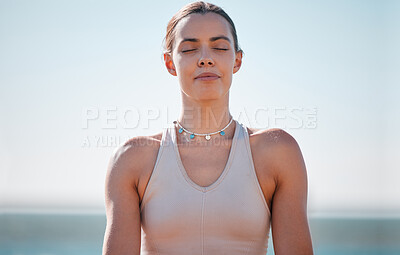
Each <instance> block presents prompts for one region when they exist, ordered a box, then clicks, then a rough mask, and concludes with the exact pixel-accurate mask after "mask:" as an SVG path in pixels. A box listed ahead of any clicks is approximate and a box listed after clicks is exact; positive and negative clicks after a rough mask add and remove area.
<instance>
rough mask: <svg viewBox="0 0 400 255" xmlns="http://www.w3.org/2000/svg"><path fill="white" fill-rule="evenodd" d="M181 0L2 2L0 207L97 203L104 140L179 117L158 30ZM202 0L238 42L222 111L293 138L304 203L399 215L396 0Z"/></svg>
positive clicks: (315, 209) (107, 144)
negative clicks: (302, 166) (225, 18)
mask: <svg viewBox="0 0 400 255" xmlns="http://www.w3.org/2000/svg"><path fill="white" fill-rule="evenodd" d="M189 2H190V1H152V2H148V3H147V2H145V1H141V2H133V1H113V2H111V1H26V0H25V1H0V34H1V36H0V105H1V107H0V116H1V119H0V206H1V207H2V208H3V209H4V208H100V209H101V208H102V207H103V204H104V202H103V194H104V177H105V171H106V167H107V162H108V159H109V156H110V155H111V153H112V151H113V149H114V148H115V145H116V144H117V143H119V142H122V141H123V140H124V139H125V138H128V137H132V136H136V135H146V134H153V133H156V132H160V131H161V129H162V128H163V127H166V125H167V124H168V122H170V121H172V120H173V119H175V118H177V117H178V114H179V110H180V92H179V84H178V81H177V79H176V77H173V76H171V75H170V74H169V73H168V72H167V71H166V69H165V67H164V65H163V62H162V40H163V37H164V34H165V29H166V25H167V23H168V21H169V19H170V18H171V17H172V16H173V14H174V13H175V12H176V11H177V10H179V9H180V8H181V7H182V6H183V5H185V4H186V3H189ZM213 3H215V4H217V5H219V6H221V7H223V8H224V9H225V11H226V12H227V13H228V14H229V15H230V16H231V18H232V19H233V20H234V22H235V25H236V28H237V32H238V38H239V44H240V46H241V47H242V49H243V50H244V52H245V56H244V60H243V65H242V68H241V70H240V71H239V72H238V73H237V74H235V75H234V80H233V83H232V88H231V91H230V107H231V112H232V114H233V116H234V117H235V118H237V119H239V121H240V122H242V123H244V124H245V125H248V126H250V127H256V128H271V127H280V128H283V129H284V130H286V131H287V132H289V133H290V134H291V135H292V136H294V137H295V139H296V140H297V141H298V143H299V145H300V147H301V149H302V152H303V156H304V158H305V161H306V166H307V171H308V180H309V197H308V199H309V200H308V201H309V204H308V207H309V211H310V212H311V213H319V212H321V213H322V212H330V213H350V212H351V213H400V204H399V203H398V197H399V196H400V189H399V188H398V185H396V184H397V183H398V180H399V179H400V174H399V171H398V170H400V153H399V149H398V144H399V142H400V135H399V133H398V132H396V131H397V130H399V129H400V120H399V117H398V116H400V115H399V109H400V104H399V103H398V101H396V100H395V99H396V98H398V96H400V88H399V85H400V77H399V76H400V75H399V72H398V70H399V69H400V63H399V61H400V49H399V46H398V45H400V34H399V33H400V32H399V31H400V29H399V25H400V18H399V17H400V15H399V13H400V3H399V2H398V1H361V0H359V1H355V0H350V1H344V0H342V1H250V2H247V3H246V4H244V2H243V1H215V2H213ZM276 109H280V110H276ZM291 109H295V110H294V111H292V110H291ZM278 112H279V114H278ZM293 112H295V114H296V115H297V116H298V118H297V119H295V120H294V119H293V118H291V117H290V116H292V115H291V114H293ZM278 115H279V116H280V117H283V119H278V118H277V116H278ZM138 116H139V117H140V121H139V122H138V125H137V126H136V127H131V126H133V125H134V124H135V119H136V118H137V117H138ZM307 116H311V118H313V117H314V118H315V121H312V122H313V123H311V124H312V125H311V126H309V127H307V125H306V124H307V121H306V120H307ZM88 118H92V119H90V120H87V119H88ZM299 119H300V120H301V121H303V123H302V124H301V125H297V124H299ZM274 120H277V121H275V122H274ZM86 123H87V127H86ZM114 140H115V141H116V142H114ZM88 143H89V145H88Z"/></svg>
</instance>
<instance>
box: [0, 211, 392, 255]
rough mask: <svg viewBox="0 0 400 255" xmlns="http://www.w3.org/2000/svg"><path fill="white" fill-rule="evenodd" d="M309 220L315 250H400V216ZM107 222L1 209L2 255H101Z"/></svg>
mask: <svg viewBox="0 0 400 255" xmlns="http://www.w3.org/2000/svg"><path fill="white" fill-rule="evenodd" d="M309 224H310V231H311V235H312V239H313V247H314V254H316V255H395V254H396V255H400V218H354V217H353V218H350V217H349V218H346V217H338V218H335V217H310V218H309ZM105 226H106V217H105V215H104V214H100V213H93V214H88V213H83V214H79V213H74V214H70V213H65V214H63V213H1V214H0V255H78V254H79V255H99V254H101V253H102V245H103V237H104V230H105ZM270 234H271V233H270ZM270 236H271V238H270V239H269V246H268V252H267V254H268V255H270V254H271V255H272V254H274V251H273V243H272V235H270ZM288 245H290V244H288Z"/></svg>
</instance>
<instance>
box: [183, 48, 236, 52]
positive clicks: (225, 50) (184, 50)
mask: <svg viewBox="0 0 400 255" xmlns="http://www.w3.org/2000/svg"><path fill="white" fill-rule="evenodd" d="M213 49H215V50H222V51H227V50H228V49H223V48H213ZM194 50H196V49H193V50H183V51H182V52H183V53H185V52H190V51H194Z"/></svg>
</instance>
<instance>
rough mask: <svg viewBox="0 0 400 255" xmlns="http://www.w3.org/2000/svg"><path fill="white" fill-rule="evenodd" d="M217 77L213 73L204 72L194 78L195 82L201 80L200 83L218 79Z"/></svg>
mask: <svg viewBox="0 0 400 255" xmlns="http://www.w3.org/2000/svg"><path fill="white" fill-rule="evenodd" d="M218 78H219V76H218V75H217V74H215V73H210V72H205V73H201V74H199V75H198V76H196V78H195V79H196V80H201V81H212V80H216V79H218Z"/></svg>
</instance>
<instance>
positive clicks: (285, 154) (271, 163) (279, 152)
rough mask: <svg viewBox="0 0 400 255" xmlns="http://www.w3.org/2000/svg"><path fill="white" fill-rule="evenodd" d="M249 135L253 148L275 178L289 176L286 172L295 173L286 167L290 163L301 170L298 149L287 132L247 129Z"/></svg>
mask: <svg viewBox="0 0 400 255" xmlns="http://www.w3.org/2000/svg"><path fill="white" fill-rule="evenodd" d="M249 135H250V137H252V139H253V143H254V147H255V148H256V149H257V150H258V151H259V152H260V153H261V154H262V155H263V161H265V164H268V167H267V168H268V169H269V170H271V171H273V173H274V175H275V176H276V177H281V178H282V177H283V176H284V175H285V174H289V173H287V171H295V170H293V169H295V168H292V167H288V164H289V163H290V162H291V163H297V164H300V165H301V167H300V169H302V168H303V164H304V162H303V157H302V153H301V150H300V147H299V145H298V143H297V141H296V139H295V138H294V137H293V136H292V135H290V134H289V133H288V132H286V131H284V130H283V129H280V128H271V129H254V128H249ZM253 137H254V138H253ZM296 169H299V168H296ZM304 169H305V168H304ZM285 172H286V173H285Z"/></svg>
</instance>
